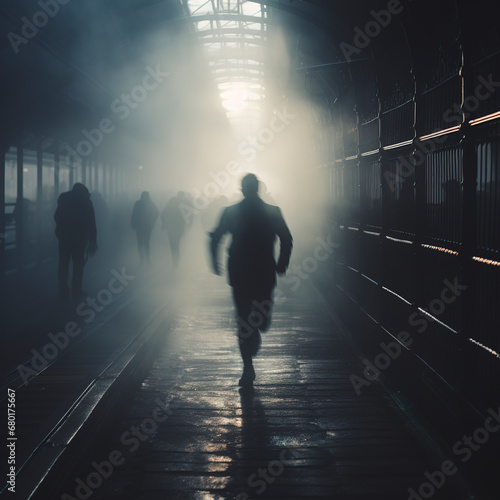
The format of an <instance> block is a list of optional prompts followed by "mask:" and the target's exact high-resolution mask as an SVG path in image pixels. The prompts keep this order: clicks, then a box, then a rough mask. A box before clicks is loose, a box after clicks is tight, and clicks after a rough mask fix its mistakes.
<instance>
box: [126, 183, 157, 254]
mask: <svg viewBox="0 0 500 500" xmlns="http://www.w3.org/2000/svg"><path fill="white" fill-rule="evenodd" d="M158 215H159V212H158V209H157V208H156V205H155V204H154V203H153V201H152V200H151V197H150V196H149V193H148V192H147V191H143V192H142V194H141V199H140V200H138V201H136V202H135V204H134V210H133V211H132V218H131V219H130V225H131V226H132V227H133V228H134V229H135V232H136V235H137V247H138V249H139V256H140V258H141V261H142V262H144V259H146V260H147V261H148V262H149V261H150V247H149V240H150V239H151V233H152V232H153V227H154V225H155V222H156V219H157V218H158Z"/></svg>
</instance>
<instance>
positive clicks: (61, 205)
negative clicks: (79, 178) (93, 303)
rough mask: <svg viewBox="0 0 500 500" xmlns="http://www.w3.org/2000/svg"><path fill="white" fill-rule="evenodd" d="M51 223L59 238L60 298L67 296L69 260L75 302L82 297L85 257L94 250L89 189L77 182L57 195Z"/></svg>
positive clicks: (92, 213)
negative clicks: (71, 265)
mask: <svg viewBox="0 0 500 500" xmlns="http://www.w3.org/2000/svg"><path fill="white" fill-rule="evenodd" d="M54 220H55V221H56V236H57V238H58V239H59V295H60V296H61V298H62V299H67V298H68V296H69V290H68V267H69V261H70V259H72V260H73V278H72V284H71V285H72V286H71V293H72V297H73V298H74V299H78V298H80V297H81V295H82V280H83V267H84V266H85V262H86V260H87V255H86V254H87V253H88V254H89V255H94V254H95V253H96V251H97V230H96V223H95V215H94V207H93V205H92V202H91V201H90V193H89V190H88V189H87V188H86V187H85V186H84V185H83V184H81V183H79V182H77V183H76V184H75V185H74V186H73V189H72V190H71V191H67V192H66V193H62V194H61V195H60V196H59V199H58V200H57V209H56V212H55V214H54Z"/></svg>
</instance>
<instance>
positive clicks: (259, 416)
mask: <svg viewBox="0 0 500 500" xmlns="http://www.w3.org/2000/svg"><path fill="white" fill-rule="evenodd" d="M196 295H198V296H199V297H198V298H201V299H202V300H201V302H200V303H201V304H202V305H196V306H190V307H186V308H185V309H184V310H182V311H180V312H179V316H178V318H177V320H176V323H175V326H174V327H173V328H172V330H171V331H169V332H166V333H165V344H164V347H163V350H162V352H161V353H159V356H158V359H157V360H156V362H155V363H154V366H153V367H152V369H151V371H150V374H149V376H148V377H147V379H146V380H145V381H144V383H143V385H142V388H141V389H140V390H139V391H138V392H137V393H136V394H135V396H134V395H133V394H131V403H132V406H131V409H130V411H129V413H128V414H123V415H121V416H120V417H119V418H118V421H117V423H116V426H115V428H114V431H113V433H112V434H111V435H110V436H109V440H108V442H107V443H104V444H103V449H102V450H101V454H100V455H99V456H96V457H95V459H96V462H100V461H102V460H105V459H107V458H108V457H109V456H110V453H112V452H113V451H117V452H119V453H120V456H123V458H124V463H122V464H120V465H118V466H115V468H114V472H113V474H112V475H111V476H110V477H109V478H107V479H104V481H103V483H102V485H101V486H100V487H98V488H96V489H95V490H94V494H93V495H92V498H98V499H106V500H115V499H116V500H118V499H120V500H123V499H131V500H132V499H133V500H160V499H161V500H170V499H173V500H174V499H182V500H190V499H197V500H209V499H213V500H216V499H233V500H234V499H236V500H247V499H259V498H267V499H355V500H365V499H366V500H373V499H380V500H388V499H398V500H401V499H406V498H409V497H410V493H408V488H410V487H413V488H415V489H418V487H419V486H420V485H421V484H422V483H423V482H425V481H426V478H425V476H424V472H425V471H429V472H433V471H435V470H437V468H438V467H440V465H441V459H439V458H438V457H434V456H432V454H431V453H430V452H429V451H428V449H427V448H426V447H425V446H424V445H422V444H421V443H420V442H419V440H418V438H417V437H416V436H415V433H414V432H412V431H411V430H410V427H409V424H407V423H406V421H405V418H404V416H403V415H402V413H401V412H400V410H399V409H398V408H397V407H396V405H395V404H394V403H393V402H392V399H391V398H390V397H389V396H388V395H387V394H386V393H385V392H384V391H383V389H382V388H381V387H380V386H379V385H378V384H374V385H372V386H371V387H368V388H363V392H362V394H361V395H360V396H358V395H356V393H355V391H354V389H353V387H352V385H351V382H350V381H349V376H350V375H351V374H353V373H356V374H359V373H360V364H359V362H358V360H357V358H356V357H355V356H354V354H353V352H352V351H351V349H350V347H349V346H348V345H347V344H346V343H345V341H344V340H343V338H342V337H341V335H340V334H339V333H338V331H337V330H336V328H335V327H334V326H333V324H332V322H331V321H330V319H329V317H328V316H327V315H326V314H325V313H324V312H322V311H321V310H320V309H318V307H316V306H315V305H314V304H313V303H312V302H311V303H303V302H301V303H299V302H298V301H297V300H289V301H287V302H285V303H284V304H281V305H279V306H277V308H276V310H275V314H274V317H273V325H272V327H271V330H270V331H269V332H268V333H266V334H264V335H263V342H262V349H261V352H260V355H259V357H258V358H257V359H256V362H255V369H256V372H257V380H256V383H255V387H254V390H253V391H248V390H241V389H240V388H239V387H238V385H237V383H238V378H239V376H240V373H241V362H240V359H239V353H238V350H237V344H236V337H235V333H234V319H233V310H232V305H231V302H230V300H229V295H228V293H227V291H226V290H225V291H220V292H210V293H208V291H207V290H204V289H202V288H200V289H198V291H197V293H196ZM207 297H210V299H208V298H207ZM194 299H195V297H193V300H194ZM132 398H133V401H132ZM166 401H169V402H171V404H170V407H169V409H168V410H167V413H168V418H166V417H167V415H166V414H165V413H163V412H161V411H160V410H158V409H157V407H161V406H162V405H163V404H164V402H166ZM165 418H166V420H165ZM159 420H165V421H163V422H161V423H157V421H159ZM91 471H93V469H92V468H90V467H89V469H88V470H87V471H82V475H81V476H80V477H81V478H84V477H86V475H87V474H88V473H89V472H91ZM455 479H457V477H454V478H452V479H448V481H447V483H446V484H445V485H444V486H443V487H442V488H440V489H439V490H437V491H436V493H435V494H434V496H433V498H446V499H459V498H467V496H466V495H465V494H461V493H460V491H459V489H460V488H458V487H457V486H456V485H455V483H454V482H452V481H454V480H455ZM67 491H68V490H67ZM427 491H428V490H426V492H427ZM68 493H71V492H70V491H68ZM415 498H418V497H415Z"/></svg>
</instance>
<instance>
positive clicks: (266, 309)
mask: <svg viewBox="0 0 500 500" xmlns="http://www.w3.org/2000/svg"><path fill="white" fill-rule="evenodd" d="M241 187H242V192H243V196H244V197H245V199H244V200H243V201H242V202H241V203H237V204H236V205H232V206H230V207H228V208H226V209H225V210H224V212H223V213H222V217H221V220H220V222H219V227H217V229H215V230H214V231H213V232H212V233H211V234H210V236H211V244H210V251H211V257H212V266H213V271H214V273H215V274H217V275H219V274H220V271H219V263H218V257H217V254H218V246H219V242H220V240H221V238H222V236H223V235H224V234H226V233H231V234H232V242H231V246H230V248H229V252H228V253H229V259H228V273H229V284H230V285H231V286H232V287H233V299H234V303H235V306H236V312H237V321H238V337H239V346H240V352H241V357H242V359H243V365H244V369H243V375H242V377H241V379H240V381H239V384H240V385H242V386H249V385H252V383H253V381H254V380H255V371H254V368H253V362H252V358H253V357H254V356H255V355H256V354H257V352H258V350H259V347H260V331H266V330H267V329H268V328H269V324H270V321H271V310H272V304H273V303H272V291H273V289H274V287H275V286H276V272H278V274H284V273H285V272H286V269H287V267H288V263H289V261H290V254H291V251H292V235H291V234H290V231H289V229H288V227H287V225H286V223H285V221H284V219H283V216H282V215H281V211H280V209H279V208H278V207H275V206H272V205H268V204H267V203H264V202H263V201H262V200H261V199H260V198H259V195H258V190H259V181H258V179H257V177H256V176H255V175H253V174H248V175H246V176H245V177H244V178H243V180H242V183H241ZM276 236H278V237H279V239H280V244H281V250H280V256H279V259H278V264H276V262H275V260H274V242H275V239H276ZM259 330H260V331H259Z"/></svg>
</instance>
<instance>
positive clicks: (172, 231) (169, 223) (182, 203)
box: [161, 191, 192, 267]
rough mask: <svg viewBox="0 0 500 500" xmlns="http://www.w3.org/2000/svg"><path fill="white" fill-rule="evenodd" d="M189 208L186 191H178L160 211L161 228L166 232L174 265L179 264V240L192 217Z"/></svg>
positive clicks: (189, 203) (189, 201) (190, 204)
mask: <svg viewBox="0 0 500 500" xmlns="http://www.w3.org/2000/svg"><path fill="white" fill-rule="evenodd" d="M190 208H192V203H191V200H190V199H189V197H188V196H187V195H186V193H184V192H183V191H179V192H178V193H177V196H174V197H173V198H171V199H170V200H169V201H168V202H167V204H166V205H165V208H164V209H163V211H162V213H161V223H162V229H163V230H164V231H166V232H167V236H168V243H169V245H170V249H171V251H172V260H173V263H174V266H175V267H177V266H178V265H179V260H180V245H181V240H182V237H183V236H184V233H185V232H186V229H187V227H188V225H189V221H190V218H191V217H192V214H191V213H190V211H189V209H190Z"/></svg>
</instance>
